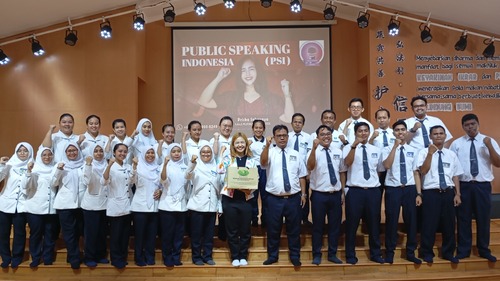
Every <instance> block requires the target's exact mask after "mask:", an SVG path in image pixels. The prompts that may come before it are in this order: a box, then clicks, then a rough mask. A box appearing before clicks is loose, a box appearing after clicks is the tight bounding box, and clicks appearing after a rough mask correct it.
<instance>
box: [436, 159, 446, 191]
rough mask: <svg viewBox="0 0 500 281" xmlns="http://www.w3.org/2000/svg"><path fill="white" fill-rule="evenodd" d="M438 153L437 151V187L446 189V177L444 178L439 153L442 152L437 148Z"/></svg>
mask: <svg viewBox="0 0 500 281" xmlns="http://www.w3.org/2000/svg"><path fill="white" fill-rule="evenodd" d="M438 153H439V158H438V174H439V188H441V189H447V188H448V185H447V184H446V179H445V178H444V166H443V159H442V158H441V154H443V152H442V151H441V150H439V151H438Z"/></svg>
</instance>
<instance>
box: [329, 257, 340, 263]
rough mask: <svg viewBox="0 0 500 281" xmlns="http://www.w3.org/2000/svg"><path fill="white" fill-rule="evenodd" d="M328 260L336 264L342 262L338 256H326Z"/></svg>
mask: <svg viewBox="0 0 500 281" xmlns="http://www.w3.org/2000/svg"><path fill="white" fill-rule="evenodd" d="M328 261H329V262H333V263H336V264H342V261H341V260H340V259H339V258H337V257H336V256H333V257H329V258H328Z"/></svg>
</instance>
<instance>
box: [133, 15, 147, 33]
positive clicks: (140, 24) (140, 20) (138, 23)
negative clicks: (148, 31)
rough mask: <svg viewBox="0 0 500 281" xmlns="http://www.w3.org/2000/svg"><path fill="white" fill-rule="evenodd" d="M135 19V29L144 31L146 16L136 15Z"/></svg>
mask: <svg viewBox="0 0 500 281" xmlns="http://www.w3.org/2000/svg"><path fill="white" fill-rule="evenodd" d="M133 19H134V29H135V30H144V25H145V24H146V21H145V20H144V14H143V13H139V14H135V15H134V17H133Z"/></svg>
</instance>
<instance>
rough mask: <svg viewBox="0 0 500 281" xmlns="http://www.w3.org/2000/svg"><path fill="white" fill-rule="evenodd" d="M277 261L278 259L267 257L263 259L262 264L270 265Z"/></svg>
mask: <svg viewBox="0 0 500 281" xmlns="http://www.w3.org/2000/svg"><path fill="white" fill-rule="evenodd" d="M277 262H278V260H275V259H271V258H269V259H267V260H265V261H264V262H263V263H262V264H263V265H270V264H273V263H277Z"/></svg>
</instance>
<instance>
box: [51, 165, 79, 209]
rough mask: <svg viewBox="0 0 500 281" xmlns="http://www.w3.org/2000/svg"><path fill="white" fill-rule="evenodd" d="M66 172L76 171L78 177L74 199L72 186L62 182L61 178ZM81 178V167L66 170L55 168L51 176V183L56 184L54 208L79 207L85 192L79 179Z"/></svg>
mask: <svg viewBox="0 0 500 281" xmlns="http://www.w3.org/2000/svg"><path fill="white" fill-rule="evenodd" d="M66 173H78V177H79V178H80V180H79V183H78V195H77V196H76V201H75V200H74V198H75V195H74V194H73V187H71V186H66V185H64V184H63V180H62V178H63V177H64V175H65V174H66ZM82 178H83V169H82V168H79V169H75V170H73V171H68V170H60V169H57V168H56V170H55V173H54V177H53V178H52V182H51V185H53V186H58V187H59V188H58V190H57V195H56V199H55V200H54V208H56V209H58V210H68V209H77V208H80V203H81V202H82V199H83V194H84V193H85V189H86V187H85V185H84V184H83V181H82V180H81V179H82Z"/></svg>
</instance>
